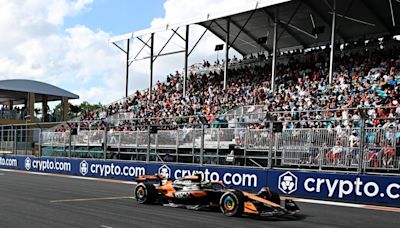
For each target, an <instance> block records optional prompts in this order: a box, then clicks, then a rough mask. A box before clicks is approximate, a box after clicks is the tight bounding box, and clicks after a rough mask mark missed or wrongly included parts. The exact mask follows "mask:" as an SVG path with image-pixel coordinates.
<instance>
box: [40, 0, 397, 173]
mask: <svg viewBox="0 0 400 228" xmlns="http://www.w3.org/2000/svg"><path fill="white" fill-rule="evenodd" d="M389 2H391V1H389ZM385 4H386V3H385ZM385 4H381V3H380V2H378V1H373V0H354V1H344V0H333V1H316V0H293V1H289V0H275V1H260V2H258V3H257V5H255V6H253V5H251V6H249V7H248V8H247V9H238V10H237V11H235V12H223V13H220V14H207V16H206V17H199V18H196V19H194V20H188V21H186V22H184V23H179V24H168V25H166V26H165V27H163V28H160V29H146V30H142V31H137V32H132V33H127V34H123V35H121V36H117V37H114V38H112V39H111V40H110V42H112V43H113V44H115V45H116V46H117V47H118V48H120V49H121V50H123V51H124V52H125V53H126V57H127V58H126V60H127V61H126V67H127V71H126V72H127V73H126V75H125V76H126V80H127V81H128V79H129V75H128V72H129V70H128V68H129V66H130V63H131V62H132V61H139V60H146V59H150V69H149V72H150V74H149V79H150V80H149V81H150V83H149V88H148V89H147V90H143V91H136V92H134V93H133V94H131V95H129V96H128V92H127V91H128V88H127V86H126V98H124V99H122V100H119V101H116V102H114V103H112V104H109V105H107V106H105V107H104V108H103V109H101V110H97V111H94V112H89V113H83V114H82V116H81V118H80V119H76V120H73V121H70V122H68V123H64V124H62V125H58V126H57V127H55V128H52V129H49V130H48V131H43V132H42V133H41V142H40V144H41V155H44V156H66V157H89V158H106V159H123V160H137V161H146V162H160V161H161V162H177V163H196V164H212V165H227V166H233V165H234V166H250V167H259V168H266V167H269V168H270V167H296V168H297V167H299V168H307V169H336V170H339V169H340V170H350V171H357V172H366V171H373V172H376V171H379V172H397V173H398V172H399V169H400V166H399V157H400V124H399V119H400V104H399V101H400V41H399V40H398V39H397V38H396V35H399V34H400V27H399V26H398V24H397V23H400V21H398V20H397V21H396V18H397V17H396V16H395V14H396V13H397V12H399V10H400V4H393V5H392V4H391V5H390V7H389V6H386V5H385ZM350 12H351V14H350ZM266 22H268V23H266ZM192 25H200V26H203V27H204V29H205V32H207V31H209V32H211V33H213V34H214V35H216V36H217V37H219V38H221V39H222V40H224V41H225V47H228V48H225V59H224V61H223V62H222V63H214V64H210V63H209V62H208V61H204V62H203V63H199V64H193V65H191V66H189V63H188V57H189V56H190V54H191V53H192V51H193V50H194V49H195V48H196V46H197V44H198V42H200V40H201V38H202V37H203V35H202V36H201V37H200V39H199V40H198V41H196V42H194V45H193V47H191V49H190V48H189V36H190V26H192ZM179 28H185V35H181V34H180V33H179V32H178V30H179ZM165 31H170V33H171V37H174V36H176V37H179V38H181V39H182V40H184V41H185V44H186V45H185V49H184V50H178V51H171V52H168V53H163V49H164V47H165V46H166V45H167V44H168V42H169V40H170V39H169V40H168V41H167V42H166V43H164V44H163V45H161V47H162V48H161V49H160V50H155V48H154V46H155V45H154V41H155V40H156V39H155V38H154V37H155V36H156V35H157V34H158V33H160V32H165ZM205 32H204V33H205ZM204 33H203V34H204ZM265 34H269V35H268V36H266V35H265ZM133 40H140V42H142V43H143V47H142V48H141V49H138V50H132V49H131V48H130V46H131V44H132V42H133ZM146 40H147V42H146ZM121 43H126V44H127V48H126V49H124V48H123V47H122V46H121ZM332 47H333V48H332ZM143 48H147V49H149V51H150V56H144V57H138V56H140V53H141V52H142V50H143ZM230 48H233V49H235V50H236V51H237V52H239V53H240V54H241V55H242V56H243V57H242V58H239V59H237V58H234V59H229V58H228V56H229V49H230ZM260 50H261V51H260ZM132 51H137V53H133V54H132V53H131V52H132ZM155 52H158V54H154V53H155ZM177 53H184V56H185V58H184V61H183V65H184V69H183V72H180V71H179V70H178V71H177V72H176V73H175V74H170V76H168V78H167V79H166V81H164V82H159V81H158V82H156V83H153V63H154V61H156V59H157V57H158V56H164V55H169V54H177ZM133 56H135V57H133ZM126 84H128V83H126Z"/></svg>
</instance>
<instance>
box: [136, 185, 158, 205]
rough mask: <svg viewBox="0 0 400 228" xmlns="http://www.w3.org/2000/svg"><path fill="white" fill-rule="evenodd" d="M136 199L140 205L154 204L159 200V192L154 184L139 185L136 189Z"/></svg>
mask: <svg viewBox="0 0 400 228" xmlns="http://www.w3.org/2000/svg"><path fill="white" fill-rule="evenodd" d="M135 199H136V201H138V203H140V204H150V203H154V202H155V201H156V199H157V190H156V188H155V187H154V185H153V184H150V183H139V184H138V185H137V186H136V188H135Z"/></svg>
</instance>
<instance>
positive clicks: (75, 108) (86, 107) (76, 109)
mask: <svg viewBox="0 0 400 228" xmlns="http://www.w3.org/2000/svg"><path fill="white" fill-rule="evenodd" d="M102 107H103V105H102V104H101V103H98V104H90V103H89V102H87V101H84V102H82V103H80V104H79V105H73V104H71V103H68V118H69V119H73V118H76V117H79V116H80V115H81V114H82V113H85V112H86V113H87V112H90V111H96V110H99V109H101V108H102ZM53 112H54V114H55V117H56V119H57V120H60V119H61V103H60V104H58V105H56V106H55V107H54V109H53Z"/></svg>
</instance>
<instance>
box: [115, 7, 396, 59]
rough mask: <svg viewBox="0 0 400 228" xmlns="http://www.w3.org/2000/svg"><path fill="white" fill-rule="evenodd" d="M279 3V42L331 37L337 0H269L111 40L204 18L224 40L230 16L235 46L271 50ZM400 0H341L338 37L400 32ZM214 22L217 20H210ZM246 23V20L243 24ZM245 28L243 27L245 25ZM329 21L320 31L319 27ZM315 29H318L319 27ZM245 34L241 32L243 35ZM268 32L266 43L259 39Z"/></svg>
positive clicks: (300, 43)
mask: <svg viewBox="0 0 400 228" xmlns="http://www.w3.org/2000/svg"><path fill="white" fill-rule="evenodd" d="M276 6H279V7H278V8H279V11H278V15H279V16H278V18H279V27H278V37H279V40H278V48H279V49H283V48H298V47H301V48H307V47H312V46H316V45H320V44H327V43H330V37H331V21H332V12H333V0H263V1H258V2H257V4H256V5H249V6H248V7H247V8H241V9H236V10H234V11H229V12H221V13H218V14H212V13H205V14H204V15H203V16H201V17H197V18H194V19H191V20H187V21H185V22H182V23H176V24H170V23H167V24H166V25H165V26H163V27H162V28H150V29H144V30H140V31H136V32H130V33H126V34H123V35H120V36H116V37H113V38H111V39H110V42H116V41H121V40H126V39H129V38H135V37H141V36H144V35H148V34H151V33H157V32H162V31H167V30H170V29H173V28H177V27H181V26H184V25H191V24H198V25H201V26H203V27H206V28H208V29H209V31H211V32H212V33H213V34H215V35H216V36H218V37H219V38H221V39H223V40H224V37H225V33H226V32H225V28H226V24H227V20H226V18H228V17H229V18H230V21H231V25H230V37H231V38H230V40H231V41H232V40H233V39H234V38H235V37H236V36H237V39H236V41H235V43H233V44H231V46H232V47H233V48H234V49H236V50H237V51H238V52H240V53H241V54H244V55H245V54H250V53H256V52H259V51H260V50H267V51H268V50H271V49H272V43H273V42H272V40H273V29H274V15H275V13H276ZM399 12H400V0H380V1H377V0H336V36H335V40H341V41H345V42H348V41H353V40H358V39H360V38H362V39H368V38H371V37H381V36H386V35H397V34H400V26H399V25H400V19H399V18H400V13H399ZM210 24H211V25H210ZM243 25H246V26H243ZM242 27H244V28H243V29H242V32H241V33H239V31H240V30H241V28H242ZM318 27H323V28H322V29H321V30H323V31H321V33H320V34H318V35H317V36H316V35H314V34H313V30H314V28H318ZM314 31H315V30H314ZM237 34H239V35H237ZM262 37H268V41H267V42H266V44H261V45H260V44H258V43H257V40H258V39H259V38H262Z"/></svg>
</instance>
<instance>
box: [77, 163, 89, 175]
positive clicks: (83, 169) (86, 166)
mask: <svg viewBox="0 0 400 228" xmlns="http://www.w3.org/2000/svg"><path fill="white" fill-rule="evenodd" d="M88 171H89V164H88V163H87V162H86V161H85V160H83V161H81V163H80V164H79V172H80V173H81V174H82V176H85V175H86V174H87V173H88Z"/></svg>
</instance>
